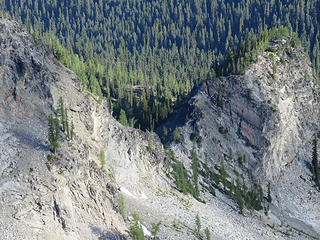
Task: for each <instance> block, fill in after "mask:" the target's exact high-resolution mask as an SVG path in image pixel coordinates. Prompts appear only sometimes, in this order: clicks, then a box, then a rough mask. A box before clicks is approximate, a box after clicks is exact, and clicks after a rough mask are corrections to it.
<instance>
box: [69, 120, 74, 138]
mask: <svg viewBox="0 0 320 240" xmlns="http://www.w3.org/2000/svg"><path fill="white" fill-rule="evenodd" d="M73 135H74V125H73V122H71V129H70V138H71V140H73Z"/></svg>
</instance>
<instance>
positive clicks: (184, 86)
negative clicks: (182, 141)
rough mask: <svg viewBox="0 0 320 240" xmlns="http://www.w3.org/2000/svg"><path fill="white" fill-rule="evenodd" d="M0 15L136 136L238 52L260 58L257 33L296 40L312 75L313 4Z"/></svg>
mask: <svg viewBox="0 0 320 240" xmlns="http://www.w3.org/2000/svg"><path fill="white" fill-rule="evenodd" d="M0 9H2V10H3V12H5V13H9V14H10V15H11V16H12V17H14V18H16V19H18V20H21V22H22V23H24V24H25V25H26V26H27V27H28V28H29V30H30V32H31V33H32V34H33V35H34V36H35V38H41V40H42V41H43V42H45V43H46V44H47V45H48V46H49V47H50V48H52V50H53V51H54V53H55V55H56V57H57V58H59V59H60V60H61V61H62V62H63V63H64V64H65V65H67V66H68V67H70V68H72V69H73V70H74V71H75V72H76V73H77V74H78V76H79V77H80V79H81V81H82V83H83V86H84V88H85V89H86V90H89V91H91V92H93V93H95V94H97V95H99V96H100V97H106V98H107V99H108V100H109V102H110V107H111V108H112V109H113V112H114V115H115V116H116V117H119V116H120V113H121V118H122V119H124V120H123V122H124V123H125V124H127V125H131V126H135V127H140V128H141V129H149V130H153V129H154V128H155V127H157V125H158V124H160V123H161V121H163V120H165V119H166V118H167V117H168V115H169V114H170V113H171V112H172V111H173V108H174V106H175V105H177V104H179V103H180V102H181V101H182V100H183V99H184V98H185V96H186V95H187V94H188V93H189V92H190V91H191V89H192V88H193V87H194V86H195V85H197V84H198V83H200V82H201V81H204V80H207V79H209V78H212V77H214V76H215V75H225V74H228V73H230V72H241V70H243V68H244V67H245V66H246V63H247V61H252V60H254V59H255V58H254V54H249V56H246V54H245V53H244V50H245V51H247V50H252V49H253V48H255V49H257V47H258V48H259V49H261V46H262V45H261V44H260V43H262V42H263V41H264V40H265V39H263V36H267V35H268V34H267V33H266V32H265V30H266V29H271V28H273V27H280V26H285V27H286V28H283V29H282V30H281V31H282V32H283V33H285V34H287V33H286V32H296V33H297V35H294V37H293V38H294V39H295V40H294V41H296V38H297V36H298V37H299V38H300V40H301V43H302V45H303V46H304V47H305V48H306V50H307V51H308V53H309V56H310V58H311V61H312V64H313V66H314V69H315V75H317V76H319V69H320V45H319V33H320V12H319V9H320V1H318V0H292V1H287V0H271V1H269V0H268V1H267V0H238V1H232V0H210V1H208V0H183V1H177V0H161V1H160V0H152V1H151V0H144V1H143V0H106V1H104V0H46V1H44V0H5V1H1V3H0ZM258 33H262V35H261V36H262V38H261V36H260V38H259V37H256V36H257V34H258ZM287 35H288V34H287ZM268 36H269V35H268ZM290 36H291V35H290ZM259 41H260V42H259ZM252 44H255V45H254V46H252ZM237 49H239V50H237ZM231 50H232V51H231ZM227 53H229V54H227ZM230 53H231V54H230ZM239 55H242V57H241V56H239ZM223 56H227V57H226V58H227V60H225V61H222V59H224V57H223ZM235 59H236V60H235ZM221 62H224V63H223V64H220V63H221ZM226 62H227V63H226ZM228 62H229V63H228ZM230 62H231V64H230ZM232 62H233V63H232ZM217 63H219V64H217ZM222 66H223V67H222ZM121 110H122V111H121ZM125 120H126V121H125Z"/></svg>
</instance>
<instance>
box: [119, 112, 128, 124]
mask: <svg viewBox="0 0 320 240" xmlns="http://www.w3.org/2000/svg"><path fill="white" fill-rule="evenodd" d="M119 122H120V123H121V124H122V125H124V126H128V119H127V115H126V112H125V111H124V110H123V109H121V110H120V116H119Z"/></svg>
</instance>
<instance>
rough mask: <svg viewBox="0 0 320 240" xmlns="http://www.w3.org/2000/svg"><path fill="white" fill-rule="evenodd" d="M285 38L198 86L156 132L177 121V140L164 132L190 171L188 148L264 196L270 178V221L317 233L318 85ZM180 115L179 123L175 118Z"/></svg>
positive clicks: (303, 58) (306, 62)
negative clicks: (231, 72)
mask: <svg viewBox="0 0 320 240" xmlns="http://www.w3.org/2000/svg"><path fill="white" fill-rule="evenodd" d="M286 41H287V39H283V40H282V41H276V42H271V43H270V47H269V48H268V50H267V51H266V52H264V53H263V54H261V55H260V56H259V57H258V60H257V62H256V63H253V64H251V65H250V66H249V68H248V69H247V70H246V71H245V73H244V74H243V75H241V76H229V77H222V78H219V79H214V80H212V81H207V82H205V83H204V84H202V85H201V86H200V87H199V88H198V89H197V90H196V92H195V93H194V95H193V97H191V98H190V100H188V102H186V103H185V104H184V105H183V106H182V107H181V109H179V110H177V114H176V115H174V116H172V118H171V120H169V121H168V122H167V123H166V124H164V125H163V126H162V127H161V128H159V129H158V132H159V133H161V132H163V128H164V127H166V128H167V129H171V130H174V129H175V128H176V127H177V129H178V130H179V134H180V137H179V138H180V141H182V143H176V142H174V141H173V140H172V138H173V136H172V135H171V141H169V142H168V144H169V148H170V149H171V150H172V151H173V152H174V153H175V156H176V158H178V159H181V160H182V161H183V163H184V164H185V166H186V167H187V169H190V172H191V165H192V155H191V152H192V149H193V148H195V152H196V153H197V155H198V157H199V159H200V160H201V161H202V162H203V163H206V165H207V166H209V168H210V169H212V170H214V169H216V170H218V169H219V166H220V165H221V164H222V162H223V163H224V165H225V168H226V170H227V172H228V174H229V175H230V177H229V180H230V181H231V182H233V183H234V182H235V180H236V179H237V178H239V177H241V178H242V179H245V181H246V182H247V184H249V186H250V182H251V183H252V184H254V183H259V182H260V183H261V184H262V188H263V192H264V197H265V198H267V186H268V184H270V186H271V195H272V199H273V200H272V203H271V204H270V205H269V208H270V211H269V217H268V218H269V219H268V221H270V222H269V223H270V225H272V226H282V225H287V224H288V226H290V227H291V228H293V229H298V230H300V231H302V232H304V233H306V234H307V235H309V236H313V237H316V238H319V236H320V235H319V234H320V209H319V203H320V194H319V191H318V190H317V189H316V187H315V186H314V182H313V181H312V175H311V171H310V170H311V167H310V166H311V159H312V139H313V136H314V133H317V132H318V129H319V124H318V122H319V97H318V96H319V95H318V92H319V91H318V86H317V85H316V79H314V77H313V76H314V75H313V70H312V68H311V64H310V62H309V60H308V59H307V57H306V55H305V54H304V52H303V50H302V48H299V47H298V48H292V47H291V46H289V45H288V44H286ZM182 113H184V115H185V117H184V118H183V119H185V121H183V122H181V121H180V122H179V121H177V119H181V118H179V117H177V116H181V114H182ZM191 139H193V140H195V142H194V141H192V140H191ZM202 166H203V165H202ZM216 170H214V171H216ZM252 175H253V176H254V177H253V178H252V177H250V176H252ZM241 178H240V179H241ZM255 178H256V179H257V180H255V181H254V183H253V182H252V179H255ZM201 179H202V180H201V181H204V186H205V187H208V186H210V184H211V183H209V184H208V182H207V181H205V179H206V177H205V176H202V178H201ZM220 184H221V183H220ZM253 187H254V188H255V189H258V188H257V187H258V185H255V184H254V185H253ZM232 191H235V190H231V192H232ZM233 198H235V197H234V196H233ZM273 224H275V225H273ZM276 228H277V227H276ZM304 237H307V236H304Z"/></svg>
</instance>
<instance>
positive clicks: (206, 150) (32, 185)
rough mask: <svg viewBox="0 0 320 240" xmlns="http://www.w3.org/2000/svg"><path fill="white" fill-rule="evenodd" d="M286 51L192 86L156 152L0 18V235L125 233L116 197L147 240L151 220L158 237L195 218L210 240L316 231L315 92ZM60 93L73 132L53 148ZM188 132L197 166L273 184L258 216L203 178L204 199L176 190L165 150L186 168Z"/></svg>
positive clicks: (147, 138)
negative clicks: (172, 135)
mask: <svg viewBox="0 0 320 240" xmlns="http://www.w3.org/2000/svg"><path fill="white" fill-rule="evenodd" d="M288 51H289V50H288ZM292 51H293V52H290V51H289V52H288V53H286V52H285V51H283V52H281V53H280V55H279V56H277V55H276V54H274V53H270V52H268V53H264V54H263V55H262V56H260V57H259V59H258V61H257V63H254V64H252V65H251V66H250V67H249V69H248V70H247V71H246V72H245V74H244V75H243V76H231V77H228V78H221V79H216V80H214V81H209V82H206V83H204V84H202V85H201V86H199V88H198V89H196V90H195V92H194V95H193V96H192V97H191V98H190V100H189V101H188V102H186V104H185V105H184V107H183V108H182V109H180V113H179V114H177V115H175V116H173V118H172V119H169V120H168V122H167V123H166V126H169V127H170V128H172V129H173V127H172V126H174V125H175V124H176V123H177V120H176V119H178V120H179V121H180V126H179V128H178V129H179V131H180V134H181V136H184V138H183V139H184V140H182V141H181V143H179V144H175V143H173V142H172V143H171V144H167V145H168V146H167V147H168V149H165V148H164V146H163V145H162V144H161V142H160V140H159V137H158V136H157V135H156V134H155V133H144V132H142V131H140V130H137V129H133V128H128V127H125V126H122V125H121V124H119V123H118V122H117V121H116V120H115V119H114V118H113V117H112V116H111V114H110V112H109V110H108V106H107V103H106V101H104V100H102V101H101V102H100V101H96V100H95V98H94V97H92V95H91V94H89V93H87V92H86V91H82V90H81V86H80V84H79V80H78V79H77V77H76V75H75V74H74V73H73V72H71V71H70V70H68V69H66V68H65V67H63V66H62V65H61V64H60V63H59V62H58V61H57V60H56V59H54V57H53V56H52V55H51V54H50V53H49V52H48V51H47V50H46V48H45V47H44V46H43V45H41V44H40V43H37V41H35V40H34V39H33V38H32V37H31V36H30V35H29V34H28V33H27V32H26V31H25V30H24V29H23V28H22V27H21V25H20V24H17V23H15V22H12V21H8V20H6V19H2V18H0V84H1V85H0V86H1V88H0V236H1V239H86V240H87V239H126V238H128V233H127V231H128V228H129V226H130V221H129V220H128V221H127V222H125V221H124V220H123V219H122V217H121V215H120V213H119V194H120V193H121V194H122V195H123V196H124V199H125V215H126V219H127V217H128V216H130V215H132V214H133V212H137V213H138V214H139V215H140V221H141V223H142V224H143V225H144V233H145V236H146V237H149V238H150V231H151V226H152V223H158V222H159V221H161V222H162V224H161V226H160V231H159V234H158V236H159V237H160V239H175V240H176V239H193V238H195V237H196V234H195V230H194V229H195V218H196V215H199V217H200V219H201V226H202V229H201V231H202V232H203V230H204V229H205V228H206V227H207V228H208V229H209V230H210V232H211V236H212V238H214V239H248V238H249V239H286V238H290V239H301V236H303V238H305V239H308V238H310V236H314V237H319V235H318V234H319V233H318V232H317V231H319V229H320V228H319V221H320V220H319V216H320V215H319V208H318V207H317V204H319V192H317V191H316V190H315V188H314V187H313V186H312V181H311V174H310V170H309V169H308V166H309V165H310V161H311V160H310V159H311V150H310V148H311V143H310V141H311V139H312V134H313V132H314V131H315V130H316V127H317V114H316V113H317V112H316V110H317V109H318V104H317V101H316V99H317V98H316V95H315V93H316V92H317V91H316V90H315V89H316V86H314V85H313V82H314V79H313V78H312V70H311V67H310V64H309V62H308V61H307V60H306V58H305V56H304V54H303V53H302V50H301V49H293V50H292ZM270 54H273V55H274V57H273V59H274V60H272V57H271V56H269V55H270ZM289 54H290V56H289ZM273 62H274V63H275V65H276V72H274V67H273ZM278 62H279V63H278ZM272 74H273V75H274V77H273V78H272V76H271V75H272ZM60 97H62V98H63V100H64V104H65V108H66V109H67V111H68V117H69V121H70V122H71V121H72V122H73V123H74V126H75V127H74V131H75V137H74V139H73V140H66V139H63V140H61V141H60V147H59V148H58V152H57V154H55V155H53V154H52V153H50V151H49V148H48V143H47V132H48V116H49V114H51V113H53V114H56V110H55V109H57V108H58V100H59V98H60ZM185 115H187V118H188V120H187V121H186V122H185V123H183V124H181V119H185ZM182 116H183V117H182ZM187 118H186V119H187ZM169 127H168V128H169ZM192 133H195V135H196V139H197V140H196V144H195V149H196V152H197V155H198V156H199V159H200V161H201V162H202V163H204V162H206V163H207V164H208V166H209V167H210V168H211V169H214V165H215V164H218V165H219V164H220V162H221V160H222V159H224V163H225V166H226V169H227V171H228V172H229V174H230V175H231V177H233V176H234V174H232V172H233V169H235V170H237V171H238V172H239V174H242V175H243V177H244V179H248V175H249V174H248V172H252V173H253V174H254V175H255V176H256V178H257V179H259V180H260V181H261V182H262V183H263V188H264V191H265V190H266V189H265V188H266V184H267V183H268V182H270V183H271V190H272V196H273V202H272V204H271V205H270V212H269V216H268V217H266V216H264V214H263V213H262V212H253V213H252V214H249V213H248V212H246V213H245V216H242V215H240V214H239V213H238V209H237V208H238V207H237V205H236V204H235V201H234V199H233V198H232V197H230V196H227V195H225V194H223V193H222V192H220V191H218V190H216V197H213V196H212V195H210V194H209V193H208V191H206V190H205V186H206V184H207V183H206V182H205V181H204V178H203V177H200V182H199V183H200V184H199V185H200V190H201V192H200V197H201V199H203V200H205V203H202V202H199V201H197V200H195V199H194V198H193V197H191V196H190V195H184V194H182V193H181V192H179V191H178V190H177V189H176V188H175V184H174V179H173V176H174V173H173V172H172V171H173V169H172V168H171V163H170V160H169V158H168V157H167V156H166V154H165V152H166V151H168V150H173V151H174V154H175V157H176V158H177V159H178V160H179V161H183V162H184V164H185V166H186V167H187V169H189V168H190V165H191V161H192V160H191V155H190V150H192V148H193V146H194V143H193V142H192V141H191V140H190V135H191V134H192ZM181 139H182V138H181ZM101 151H103V152H104V155H105V161H106V164H105V167H104V169H102V166H101V159H100V157H99V155H100V152H101ZM230 155H231V156H230ZM240 156H241V158H240ZM239 159H242V163H240V160H239ZM190 172H191V171H190ZM129 219H130V218H129ZM267 224H269V226H268V225H267ZM287 224H289V227H287ZM270 226H272V227H270ZM294 229H298V230H302V231H303V233H300V234H302V235H299V232H298V231H297V230H294ZM286 231H290V233H289V237H288V236H287V234H284V233H283V232H286Z"/></svg>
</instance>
